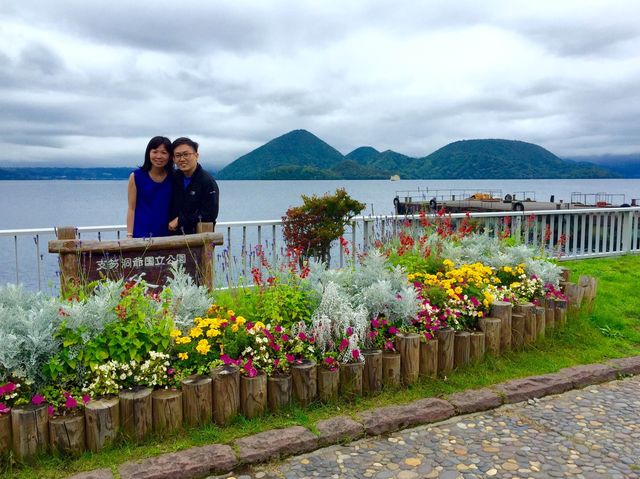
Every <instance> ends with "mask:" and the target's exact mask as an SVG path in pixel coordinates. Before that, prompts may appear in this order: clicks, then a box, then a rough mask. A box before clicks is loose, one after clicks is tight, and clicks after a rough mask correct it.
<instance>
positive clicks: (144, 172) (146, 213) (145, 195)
mask: <svg viewBox="0 0 640 479" xmlns="http://www.w3.org/2000/svg"><path fill="white" fill-rule="evenodd" d="M172 172H173V148H172V147H171V141H170V140H169V138H165V137H164V136H156V137H154V138H152V139H151V141H149V144H148V145H147V150H146V151H145V154H144V164H143V165H142V166H141V167H140V168H138V169H137V170H135V171H134V172H133V173H131V175H130V176H129V186H128V196H129V208H128V210H127V238H149V237H157V236H168V235H169V229H168V227H167V225H168V222H169V219H170V218H169V204H170V203H171V189H172V186H171V185H172V176H173V175H172Z"/></svg>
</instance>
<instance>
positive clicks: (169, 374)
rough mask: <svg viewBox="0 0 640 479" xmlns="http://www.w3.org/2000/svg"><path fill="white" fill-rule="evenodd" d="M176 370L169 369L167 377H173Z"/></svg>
mask: <svg viewBox="0 0 640 479" xmlns="http://www.w3.org/2000/svg"><path fill="white" fill-rule="evenodd" d="M175 372H176V370H175V369H173V368H169V369H167V376H173V375H174V374H175Z"/></svg>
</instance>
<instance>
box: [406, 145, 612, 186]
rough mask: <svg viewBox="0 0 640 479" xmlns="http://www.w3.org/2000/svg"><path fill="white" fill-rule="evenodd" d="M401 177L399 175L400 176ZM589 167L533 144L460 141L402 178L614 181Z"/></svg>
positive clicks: (605, 172)
mask: <svg viewBox="0 0 640 479" xmlns="http://www.w3.org/2000/svg"><path fill="white" fill-rule="evenodd" d="M400 175H401V176H402V173H400ZM409 175H411V176H409ZM618 176H620V175H618V174H616V173H615V172H613V171H610V170H608V169H606V168H601V167H599V166H596V165H594V164H590V163H574V162H570V161H566V160H563V159H561V158H559V157H557V156H556V155H554V154H553V153H551V152H550V151H549V150H546V149H544V148H542V147H541V146H539V145H534V144H533V143H526V142H524V141H515V140H499V139H488V140H461V141H456V142H453V143H449V144H448V145H446V146H444V147H442V148H440V149H439V150H437V151H435V152H433V153H431V154H430V155H428V156H426V157H424V158H422V159H420V160H419V161H418V163H417V164H415V165H413V168H412V171H407V172H405V175H404V176H403V177H405V178H457V179H462V178H478V179H480V178H616V177H618Z"/></svg>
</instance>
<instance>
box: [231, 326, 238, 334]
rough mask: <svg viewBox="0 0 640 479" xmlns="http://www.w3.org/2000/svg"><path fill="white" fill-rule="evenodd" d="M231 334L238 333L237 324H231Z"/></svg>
mask: <svg viewBox="0 0 640 479" xmlns="http://www.w3.org/2000/svg"><path fill="white" fill-rule="evenodd" d="M231 332H233V333H237V332H238V325H237V324H233V325H232V326H231Z"/></svg>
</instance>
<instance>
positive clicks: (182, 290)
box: [165, 263, 212, 332]
mask: <svg viewBox="0 0 640 479" xmlns="http://www.w3.org/2000/svg"><path fill="white" fill-rule="evenodd" d="M166 289H168V291H169V292H170V297H171V301H170V305H169V313H170V314H171V315H172V316H173V321H174V325H175V327H176V328H178V329H180V330H182V331H183V332H186V331H187V329H189V328H190V327H191V326H192V325H193V318H195V317H198V316H204V315H205V314H206V312H207V310H208V309H209V306H211V303H212V299H211V297H210V296H209V290H208V289H207V288H206V287H204V286H198V285H197V284H196V283H195V282H194V281H193V278H192V277H191V276H190V275H189V274H188V273H187V272H186V271H185V269H184V267H183V266H182V265H180V264H178V263H173V264H172V265H171V277H170V278H169V279H168V280H167V282H166V284H165V290H166Z"/></svg>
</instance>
